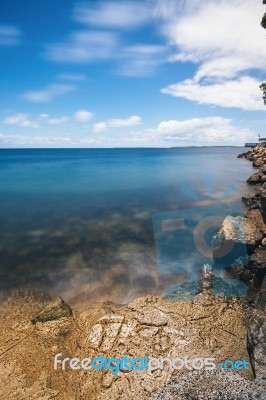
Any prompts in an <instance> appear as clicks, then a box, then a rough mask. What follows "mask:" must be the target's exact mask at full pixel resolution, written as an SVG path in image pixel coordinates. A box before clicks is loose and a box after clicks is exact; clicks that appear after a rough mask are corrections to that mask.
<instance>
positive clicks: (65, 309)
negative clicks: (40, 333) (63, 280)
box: [31, 296, 73, 324]
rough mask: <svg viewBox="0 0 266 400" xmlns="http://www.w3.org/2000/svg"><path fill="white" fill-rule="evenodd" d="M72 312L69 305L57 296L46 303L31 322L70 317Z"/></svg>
mask: <svg viewBox="0 0 266 400" xmlns="http://www.w3.org/2000/svg"><path fill="white" fill-rule="evenodd" d="M72 315H73V312H72V310H71V308H70V306H69V305H68V304H67V303H66V302H65V301H64V300H63V299H62V298H61V297H60V296H59V297H57V298H56V299H55V300H54V301H53V302H52V303H50V304H48V306H47V307H45V308H44V309H43V310H42V311H41V312H40V313H39V314H38V315H36V317H34V318H33V319H32V320H31V322H32V323H33V324H36V322H47V321H53V320H57V319H60V318H63V317H72Z"/></svg>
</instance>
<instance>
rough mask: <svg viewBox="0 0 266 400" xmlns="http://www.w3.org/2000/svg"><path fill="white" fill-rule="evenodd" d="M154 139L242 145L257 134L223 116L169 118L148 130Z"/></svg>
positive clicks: (181, 142) (190, 143)
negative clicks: (185, 118) (187, 118)
mask: <svg viewBox="0 0 266 400" xmlns="http://www.w3.org/2000/svg"><path fill="white" fill-rule="evenodd" d="M147 132H148V134H150V137H151V138H152V140H154V141H158V140H159V139H162V140H164V141H173V142H176V143H177V144H180V145H196V146H201V145H217V144H218V145H238V146H239V145H242V144H244V142H245V141H247V140H256V138H257V134H255V133H254V132H252V131H251V130H249V129H247V128H241V127H239V126H235V125H234V124H233V121H232V120H231V119H227V118H222V117H206V118H193V119H189V120H169V121H162V122H160V123H159V125H158V126H157V128H155V129H150V130H148V131H147Z"/></svg>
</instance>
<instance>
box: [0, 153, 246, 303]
mask: <svg viewBox="0 0 266 400" xmlns="http://www.w3.org/2000/svg"><path fill="white" fill-rule="evenodd" d="M242 151H243V149H241V148H222V147H221V148H173V149H20V150H13V149H6V150H0V221H1V231H0V288H1V289H7V288H18V287H29V286H30V287H43V288H45V289H48V290H50V291H51V292H53V293H57V294H62V295H65V296H66V298H69V299H71V298H75V296H76V295H80V294H82V295H86V296H93V295H96V294H100V293H104V294H106V295H107V296H108V295H110V296H111V297H112V296H116V297H117V299H118V300H119V301H125V299H127V298H128V297H132V296H133V297H134V293H142V292H145V291H146V290H147V288H148V289H149V290H150V289H152V290H155V291H156V290H160V288H162V287H163V286H164V284H166V285H167V284H168V282H166V281H165V280H166V278H165V277H164V278H162V277H160V274H159V273H158V269H157V260H156V252H155V244H154V232H153V226H152V215H153V214H154V213H158V212H167V211H175V210H178V209H181V208H189V207H192V206H193V204H194V203H195V200H197V201H199V202H202V205H203V206H204V201H205V202H206V200H208V197H209V196H210V195H211V196H212V197H213V198H217V197H219V196H220V195H221V194H223V193H224V192H225V191H226V190H227V189H228V188H229V187H230V186H232V185H233V184H236V183H237V184H238V189H237V191H236V190H234V193H233V197H234V200H237V199H239V200H240V199H241V194H243V193H247V191H248V188H247V185H246V183H245V181H246V179H247V177H248V176H249V175H250V174H251V169H252V167H251V165H250V163H248V162H247V161H245V160H242V159H237V154H238V153H240V152H242ZM184 188H185V190H184ZM192 192H193V193H194V195H192V194H191V193H192ZM193 196H194V197H193ZM187 251H188V254H189V248H188V249H187ZM169 279H171V277H169ZM116 287H118V288H120V289H119V290H118V289H117V290H116V289H115V290H114V288H116ZM114 291H115V293H116V295H114ZM118 293H119V294H118ZM130 293H131V294H130Z"/></svg>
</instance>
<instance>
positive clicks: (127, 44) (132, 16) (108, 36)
mask: <svg viewBox="0 0 266 400" xmlns="http://www.w3.org/2000/svg"><path fill="white" fill-rule="evenodd" d="M154 4H155V0H148V1H123V2H120V1H115V2H110V1H100V2H96V3H95V5H93V4H86V3H82V4H78V5H77V6H76V7H75V8H74V12H73V18H74V20H75V21H77V22H79V23H80V24H81V29H80V30H77V31H74V32H72V33H71V34H70V35H69V36H68V37H66V38H65V39H64V40H62V42H58V43H53V44H49V45H48V46H46V50H45V52H44V53H43V56H44V57H45V58H46V59H48V60H50V61H54V62H61V63H72V64H87V63H92V62H106V61H109V62H110V61H113V62H114V63H113V64H112V66H111V68H112V72H115V73H118V74H119V75H124V76H149V75H151V74H153V73H154V72H155V70H156V68H157V67H158V66H159V65H160V64H162V63H163V62H167V60H168V56H169V54H168V53H169V49H168V46H167V45H162V44H161V43H160V44H156V43H154V42H153V41H152V40H150V42H149V41H148V43H134V42H133V44H132V38H130V37H128V36H126V35H125V32H124V30H135V31H136V30H137V29H139V28H140V27H143V26H145V25H147V24H148V23H149V22H153V23H154V27H153V28H154V29H155V22H156V17H155V15H154V11H155V9H154ZM95 28H97V30H95ZM130 33H131V32H130ZM133 40H134V39H133Z"/></svg>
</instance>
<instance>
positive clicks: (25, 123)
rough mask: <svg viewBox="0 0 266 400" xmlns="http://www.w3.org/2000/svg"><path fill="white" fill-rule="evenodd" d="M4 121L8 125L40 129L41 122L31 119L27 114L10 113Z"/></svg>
mask: <svg viewBox="0 0 266 400" xmlns="http://www.w3.org/2000/svg"><path fill="white" fill-rule="evenodd" d="M4 123H5V124H7V125H17V126H21V127H23V128H34V129H40V124H39V122H38V121H34V120H30V119H29V117H28V115H27V114H15V115H10V116H8V117H6V118H5V119H4Z"/></svg>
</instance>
